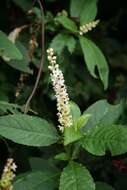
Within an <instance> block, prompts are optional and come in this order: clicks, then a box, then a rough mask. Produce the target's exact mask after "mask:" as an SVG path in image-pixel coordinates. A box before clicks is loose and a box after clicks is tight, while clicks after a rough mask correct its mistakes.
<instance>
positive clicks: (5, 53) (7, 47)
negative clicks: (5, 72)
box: [0, 31, 23, 60]
mask: <svg viewBox="0 0 127 190" xmlns="http://www.w3.org/2000/svg"><path fill="white" fill-rule="evenodd" d="M0 56H2V57H3V58H4V60H5V59H6V60H10V59H16V60H21V59H22V58H23V56H22V54H21V52H20V51H19V50H18V49H17V47H16V45H15V44H13V43H12V42H11V41H10V40H9V39H8V36H7V35H6V34H5V33H3V32H2V31H0Z"/></svg>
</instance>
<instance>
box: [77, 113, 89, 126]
mask: <svg viewBox="0 0 127 190" xmlns="http://www.w3.org/2000/svg"><path fill="white" fill-rule="evenodd" d="M90 117H91V115H90V114H83V115H82V116H80V117H79V119H78V120H77V122H76V128H77V129H81V128H82V127H84V126H85V125H86V124H87V122H88V120H89V118H90Z"/></svg>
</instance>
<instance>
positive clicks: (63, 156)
mask: <svg viewBox="0 0 127 190" xmlns="http://www.w3.org/2000/svg"><path fill="white" fill-rule="evenodd" d="M54 158H55V159H56V160H63V161H67V160H69V156H68V155H67V154H66V153H65V152H61V153H59V154H57V155H55V157H54Z"/></svg>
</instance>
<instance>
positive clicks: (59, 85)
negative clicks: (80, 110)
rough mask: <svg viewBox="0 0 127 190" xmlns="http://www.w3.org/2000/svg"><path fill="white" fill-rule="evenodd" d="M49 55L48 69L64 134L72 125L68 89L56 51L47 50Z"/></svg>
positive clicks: (60, 127) (60, 126)
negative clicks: (65, 129) (66, 128)
mask: <svg viewBox="0 0 127 190" xmlns="http://www.w3.org/2000/svg"><path fill="white" fill-rule="evenodd" d="M47 54H48V60H49V63H50V65H49V67H48V68H49V70H50V72H51V73H50V76H51V81H52V85H53V89H54V91H55V94H56V95H55V96H56V99H57V111H58V113H57V115H58V121H59V123H60V125H59V126H58V127H59V129H60V130H61V131H62V132H63V131H64V128H65V127H70V126H71V125H72V116H71V114H70V105H69V97H68V93H67V88H66V86H65V81H64V76H63V73H62V71H61V70H60V69H59V65H58V64H57V63H56V56H55V55H54V50H53V49H52V48H49V49H48V50H47Z"/></svg>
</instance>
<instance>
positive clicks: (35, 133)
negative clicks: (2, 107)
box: [0, 114, 58, 146]
mask: <svg viewBox="0 0 127 190" xmlns="http://www.w3.org/2000/svg"><path fill="white" fill-rule="evenodd" d="M0 135H1V136H3V137H5V138H7V139H10V140H12V141H14V142H16V143H19V144H24V145H30V146H48V145H50V144H53V143H55V142H56V141H57V140H58V136H57V133H56V130H55V128H54V127H53V126H52V125H51V124H49V123H48V122H47V121H46V120H44V119H41V118H39V117H34V116H29V115H25V114H15V115H8V116H2V117H0Z"/></svg>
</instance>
